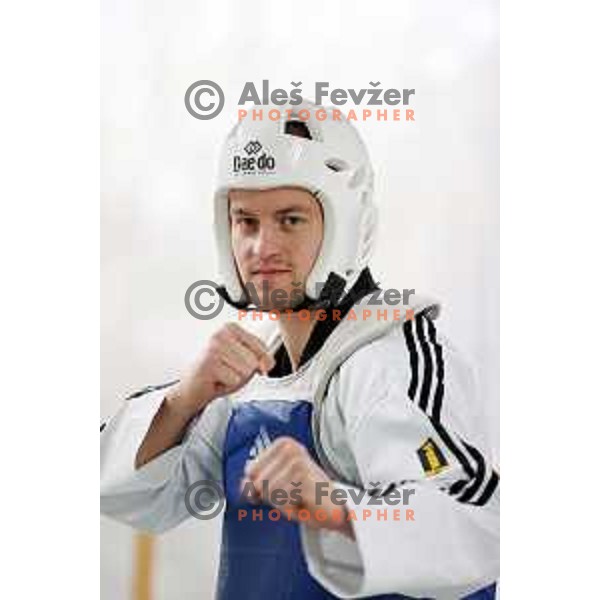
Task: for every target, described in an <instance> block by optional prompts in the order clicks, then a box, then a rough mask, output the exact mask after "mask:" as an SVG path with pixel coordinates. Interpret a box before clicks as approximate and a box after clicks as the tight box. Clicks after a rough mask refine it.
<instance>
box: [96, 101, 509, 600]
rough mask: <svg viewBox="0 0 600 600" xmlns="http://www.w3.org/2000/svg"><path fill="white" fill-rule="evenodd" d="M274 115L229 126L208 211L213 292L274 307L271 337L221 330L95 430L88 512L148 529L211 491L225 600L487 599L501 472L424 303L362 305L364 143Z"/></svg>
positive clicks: (343, 132) (366, 247)
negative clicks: (96, 492) (96, 487)
mask: <svg viewBox="0 0 600 600" xmlns="http://www.w3.org/2000/svg"><path fill="white" fill-rule="evenodd" d="M288 108H289V110H286V109H280V113H281V118H280V119H279V120H276V121H271V120H264V121H251V120H248V119H245V120H243V121H241V122H240V123H238V124H237V125H236V127H235V128H234V129H233V131H232V132H231V134H230V135H229V137H228V138H227V141H226V143H225V147H224V150H223V156H222V160H221V163H220V173H219V183H218V186H217V190H216V193H215V206H214V209H215V232H216V241H217V247H218V252H219V259H220V273H221V274H220V277H221V279H220V283H221V287H220V288H219V293H220V294H221V295H222V296H223V297H224V298H225V299H226V300H227V301H228V302H229V303H230V304H231V305H233V306H235V307H237V308H239V309H244V310H245V309H247V308H248V307H250V306H255V308H257V309H259V310H263V311H269V310H273V309H278V310H279V313H278V314H279V319H278V321H277V326H278V329H277V331H276V332H275V334H274V335H273V336H272V337H271V338H270V339H268V340H266V341H265V340H262V339H259V337H257V336H255V335H252V334H250V333H249V332H248V331H246V330H245V329H244V328H242V327H241V326H239V325H237V324H229V325H227V326H225V327H224V328H223V329H221V330H220V331H219V332H217V333H216V334H215V335H214V336H213V337H212V338H211V339H210V340H209V343H208V344H207V347H206V348H205V349H204V350H203V352H202V353H201V355H200V356H199V358H198V359H197V361H196V362H195V363H194V364H193V365H192V366H191V367H190V368H189V369H188V371H187V373H186V374H185V375H184V376H183V377H182V379H181V380H180V381H179V382H175V383H173V384H168V385H166V386H158V387H156V388H148V389H147V390H144V391H142V392H140V393H138V394H135V395H134V396H133V397H132V398H130V399H129V400H128V401H127V402H126V403H125V404H124V406H123V408H122V409H121V411H120V412H119V413H118V414H117V415H116V416H115V417H114V418H113V419H111V420H110V421H109V422H108V424H107V425H106V427H105V428H104V430H103V433H102V490H103V496H102V508H103V511H104V512H105V513H106V514H108V515H111V516H113V517H115V518H118V519H120V520H121V521H124V522H126V523H129V524H131V525H133V526H135V527H139V528H142V529H146V530H151V531H155V532H160V531H164V530H165V529H168V528H170V527H173V526H175V525H176V524H178V523H179V522H181V521H182V520H184V519H185V518H186V517H187V516H189V506H187V505H186V501H185V497H186V491H188V490H189V489H191V486H193V485H194V484H195V482H198V481H209V482H214V483H216V484H218V486H219V487H220V488H221V489H222V490H223V494H224V497H225V501H226V508H225V515H224V524H223V544H222V555H221V567H220V574H219V583H218V596H219V598H223V599H234V598H235V599H237V598H257V599H258V598H291V599H296V598H298V599H302V600H304V599H312V598H314V599H322V598H336V597H375V596H376V597H382V596H381V595H386V597H395V598H398V597H405V598H406V597H410V598H462V597H469V598H472V599H484V598H493V597H494V585H493V582H494V580H495V579H496V578H497V576H498V539H497V536H498V530H497V529H498V526H497V516H498V494H499V492H498V475H497V472H496V471H495V469H494V468H493V466H492V465H491V464H490V462H489V460H488V459H487V458H486V453H485V452H484V451H483V450H482V449H481V448H480V447H478V446H476V445H475V443H474V442H473V439H474V437H477V435H476V434H477V432H475V431H473V427H472V425H471V424H470V415H471V412H472V410H471V406H470V405H469V403H470V402H472V401H473V399H472V397H471V396H472V389H471V385H470V378H469V374H468V370H466V369H465V367H464V365H463V364H462V362H461V361H460V358H459V357H458V356H457V355H456V353H455V352H454V351H453V349H452V348H451V347H450V346H449V345H448V344H447V342H445V341H444V340H443V339H442V338H441V337H440V335H439V334H438V332H437V330H436V327H435V325H434V318H435V316H436V314H437V307H436V306H435V305H433V304H431V303H426V302H420V301H418V300H414V299H413V301H412V303H411V306H410V307H406V306H404V305H402V308H403V309H406V308H410V310H407V311H404V312H405V314H403V315H402V319H401V320H398V319H396V318H394V317H395V316H396V314H397V313H395V314H394V315H393V316H392V308H394V309H397V308H398V307H397V306H394V307H392V306H389V305H388V304H386V303H385V302H384V304H383V306H381V305H376V306H372V305H371V304H369V302H370V301H371V302H372V301H373V300H374V298H379V299H381V294H380V292H379V290H378V289H377V285H376V284H375V282H374V281H373V279H372V276H371V274H370V271H369V268H368V263H369V258H370V254H371V247H372V242H373V235H374V221H375V219H374V206H373V203H372V188H373V175H372V169H371V165H370V162H369V158H368V155H367V152H366V149H365V147H364V145H363V143H362V141H361V140H360V138H359V136H358V134H357V133H356V131H355V130H354V128H353V127H352V126H351V125H350V124H349V123H348V122H347V121H344V120H339V119H337V120H336V119H334V118H333V112H332V111H331V110H329V109H322V108H321V109H320V110H321V111H323V112H324V113H325V114H326V116H327V118H325V119H323V118H316V114H317V107H315V106H314V105H310V104H308V103H305V104H303V105H302V106H300V107H288ZM300 109H305V110H308V111H309V114H310V116H309V118H308V119H306V118H305V119H301V118H299V114H298V113H299V110H300ZM265 114H268V111H266V112H265ZM304 114H305V115H306V113H304ZM322 114H323V113H321V115H322ZM298 290H300V291H301V294H297V293H294V292H297V291H298ZM378 309H379V312H378ZM381 311H383V312H381ZM385 311H387V312H385ZM384 313H385V314H384ZM307 315H308V318H306V316H307ZM352 316H353V317H354V318H351V317H352ZM365 491H366V492H368V493H365ZM391 498H393V499H394V502H393V503H392V502H391V500H390V499H391ZM400 499H401V500H402V503H401V504H398V501H399V500H400ZM407 506H408V507H409V508H410V510H408V509H407ZM274 508H276V509H277V510H275V511H274V510H273V509H274ZM401 509H402V510H401ZM376 511H377V515H376V517H377V518H375V517H374V515H375V513H376ZM394 511H397V512H394ZM249 515H251V516H249ZM276 515H279V518H277V516H276ZM399 515H400V516H401V517H402V518H401V519H397V518H396V517H397V516H399ZM388 595H389V596H388Z"/></svg>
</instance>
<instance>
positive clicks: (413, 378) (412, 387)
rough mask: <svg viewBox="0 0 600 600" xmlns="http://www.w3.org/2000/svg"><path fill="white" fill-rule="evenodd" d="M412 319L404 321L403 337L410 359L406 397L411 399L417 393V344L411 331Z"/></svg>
mask: <svg viewBox="0 0 600 600" xmlns="http://www.w3.org/2000/svg"><path fill="white" fill-rule="evenodd" d="M413 323H414V319H410V320H408V321H405V322H404V338H405V339H406V346H407V347H408V355H409V359H410V384H409V386H408V397H409V398H410V399H411V400H414V399H415V394H416V393H417V381H418V377H419V354H418V353H417V346H416V344H415V336H414V335H413V331H412V324H413Z"/></svg>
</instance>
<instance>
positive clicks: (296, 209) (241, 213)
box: [229, 205, 308, 217]
mask: <svg viewBox="0 0 600 600" xmlns="http://www.w3.org/2000/svg"><path fill="white" fill-rule="evenodd" d="M229 213H230V214H231V215H233V216H235V217H255V216H256V215H257V213H253V212H252V211H249V210H246V209H244V208H239V207H236V208H231V209H230V210H229ZM288 213H303V214H307V213H308V209H306V208H305V207H304V206H300V205H293V206H286V207H285V208H281V209H280V210H277V211H275V215H276V216H278V217H280V216H281V215H286V214H288Z"/></svg>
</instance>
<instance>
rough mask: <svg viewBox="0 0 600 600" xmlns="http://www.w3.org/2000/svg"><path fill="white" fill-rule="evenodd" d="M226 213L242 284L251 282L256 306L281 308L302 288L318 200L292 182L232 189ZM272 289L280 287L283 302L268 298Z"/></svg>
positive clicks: (316, 246)
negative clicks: (273, 185) (280, 185)
mask: <svg viewBox="0 0 600 600" xmlns="http://www.w3.org/2000/svg"><path fill="white" fill-rule="evenodd" d="M229 218H230V223H231V240H232V245H233V255H234V257H235V263H236V266H237V269H238V273H239V275H240V277H241V280H242V282H243V283H244V285H247V284H249V283H252V284H253V286H254V288H255V289H256V292H257V296H258V299H259V300H260V307H261V308H262V309H265V310H269V309H271V308H278V309H280V310H282V309H284V308H291V307H292V306H294V305H296V304H298V299H299V298H298V291H297V290H298V289H300V290H301V291H302V292H304V286H305V283H306V279H307V277H308V275H309V274H310V272H311V270H312V268H313V265H314V264H315V261H316V259H317V257H318V255H319V250H320V248H321V242H322V240H323V214H322V211H321V206H320V204H319V202H318V201H317V200H316V199H315V198H314V196H313V195H312V194H310V193H309V192H307V191H306V190H302V189H299V188H292V187H280V188H274V189H270V190H232V191H230V192H229ZM298 282H300V285H298ZM292 284H296V285H292ZM265 288H266V289H267V293H266V294H264V290H265ZM274 290H283V292H278V294H279V296H280V298H281V297H283V298H285V301H283V302H282V300H281V299H277V298H274V297H273V291H274ZM284 292H285V293H284Z"/></svg>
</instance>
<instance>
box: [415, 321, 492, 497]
mask: <svg viewBox="0 0 600 600" xmlns="http://www.w3.org/2000/svg"><path fill="white" fill-rule="evenodd" d="M423 320H425V321H426V323H427V333H428V337H429V339H427V338H426V336H425V331H424V328H423ZM414 321H415V322H416V331H417V339H418V341H419V346H420V347H421V349H422V354H423V360H424V363H425V364H424V369H423V382H422V384H421V393H420V394H419V402H418V406H419V408H420V409H421V410H422V411H423V412H424V413H425V415H426V416H427V418H428V420H429V422H430V423H431V425H432V426H433V428H434V429H435V431H436V432H437V434H438V435H439V437H440V439H441V440H442V442H443V443H444V444H445V446H446V447H447V449H448V451H449V452H450V453H451V454H452V455H453V456H454V458H455V459H456V460H457V461H458V462H459V464H460V465H461V467H462V468H463V471H464V472H465V474H466V476H467V479H461V480H458V481H455V482H454V483H453V484H452V485H451V486H450V488H449V490H448V491H449V493H450V495H452V496H459V494H460V497H457V498H456V500H457V501H459V502H463V503H467V504H473V505H477V506H483V505H484V504H486V502H487V501H488V500H489V499H490V497H491V496H492V495H493V493H494V490H495V489H496V487H497V485H498V481H499V476H498V474H497V473H496V472H495V471H492V475H491V477H490V479H489V481H488V482H487V485H486V486H485V488H484V491H483V492H482V494H481V496H480V497H479V498H478V499H477V500H475V501H473V498H474V497H475V496H476V495H477V493H478V492H479V491H480V490H481V489H482V486H483V485H484V483H485V481H486V463H485V458H484V457H483V455H482V454H481V452H479V451H478V450H477V449H476V448H474V447H473V446H471V445H469V444H467V443H466V442H465V441H464V440H462V439H460V438H456V439H455V437H454V436H453V435H451V434H450V432H449V431H448V430H447V429H446V428H445V427H444V426H443V425H442V422H441V414H442V404H443V400H444V393H445V385H444V376H445V368H444V355H443V348H442V345H441V344H440V343H439V342H438V340H437V335H436V330H435V326H434V325H433V323H432V321H431V319H429V318H427V317H426V315H425V314H424V313H420V314H419V315H417V316H416V317H415V319H414ZM404 333H405V339H406V345H407V348H408V352H409V359H410V367H411V378H410V385H409V390H408V395H409V397H410V399H411V400H413V401H414V402H415V403H416V394H417V390H418V389H419V383H420V382H419V372H418V365H419V355H418V352H417V348H416V344H415V336H414V333H413V330H412V326H411V323H410V321H407V322H405V323H404ZM432 357H433V358H434V359H435V384H434V385H435V389H434V392H433V401H432V402H428V400H429V396H430V393H431V385H432V371H434V364H433V360H432ZM428 405H429V406H428ZM428 408H429V410H427V409H428ZM465 448H466V452H465Z"/></svg>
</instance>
